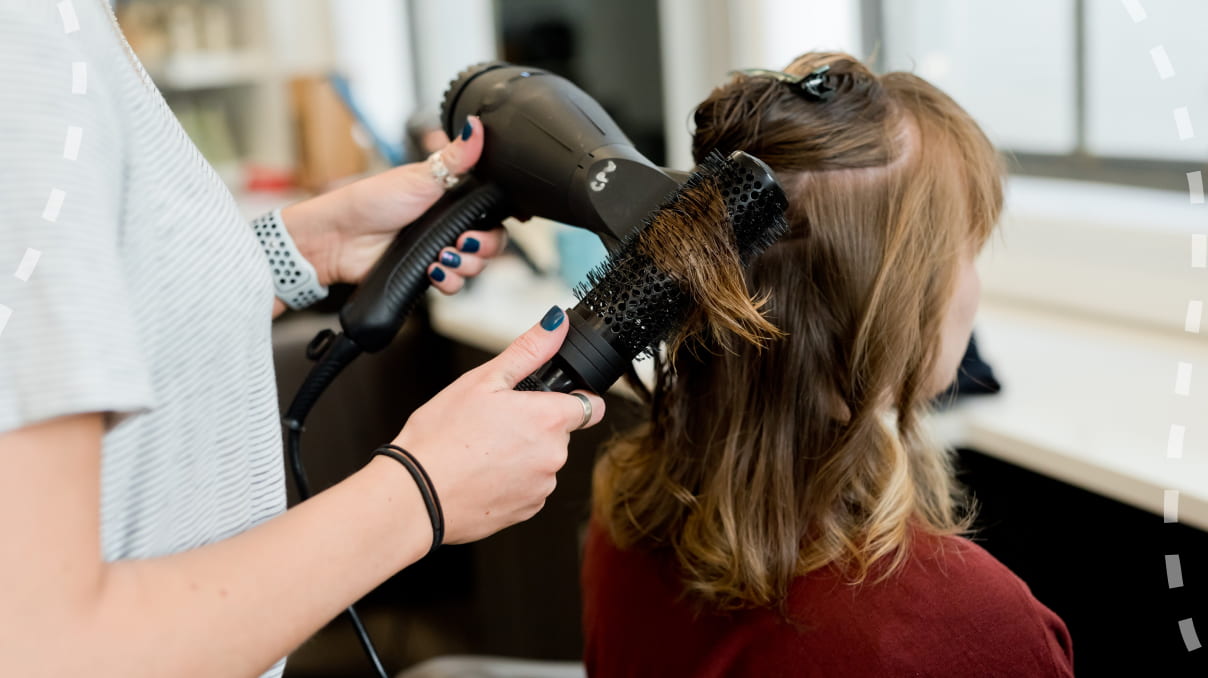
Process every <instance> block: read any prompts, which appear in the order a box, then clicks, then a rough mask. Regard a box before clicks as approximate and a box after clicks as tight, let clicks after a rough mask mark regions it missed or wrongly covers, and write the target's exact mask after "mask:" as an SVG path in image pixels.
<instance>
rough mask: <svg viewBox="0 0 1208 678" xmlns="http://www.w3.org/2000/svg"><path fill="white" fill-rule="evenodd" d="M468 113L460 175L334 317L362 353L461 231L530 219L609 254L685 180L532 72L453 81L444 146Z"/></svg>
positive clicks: (598, 112)
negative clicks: (586, 236) (476, 146)
mask: <svg viewBox="0 0 1208 678" xmlns="http://www.w3.org/2000/svg"><path fill="white" fill-rule="evenodd" d="M468 115H477V116H479V117H480V118H481V120H482V123H483V127H484V128H485V129H486V139H485V142H484V146H483V151H482V156H481V158H480V159H479V161H478V163H477V165H476V166H475V167H474V170H473V172H472V173H471V176H470V177H468V178H466V179H464V180H463V181H462V182H461V183H460V184H459V185H458V186H457V187H456V188H454V189H453V190H452V191H450V192H449V193H448V194H447V195H446V196H445V197H444V198H443V199H442V200H441V201H440V202H438V203H437V204H436V205H434V206H433V207H432V209H430V210H429V211H428V212H426V213H425V214H424V215H423V216H422V217H421V218H420V219H418V220H417V221H416V222H415V223H413V224H411V225H410V226H407V227H406V228H404V229H403V230H402V231H401V232H400V233H399V236H398V238H396V239H395V241H394V243H393V244H392V245H391V246H390V248H389V249H388V250H387V251H386V253H385V254H384V255H383V256H382V259H381V260H380V261H379V262H378V264H377V265H376V266H375V267H374V269H373V270H372V271H370V273H369V274H368V275H367V276H366V278H365V280H364V281H363V282H362V283H361V286H360V289H358V291H357V293H356V295H354V296H353V298H352V299H350V300H349V302H348V303H347V304H346V305H345V307H344V308H343V310H341V312H340V324H341V325H342V327H343V330H344V334H345V335H347V337H348V338H350V339H351V340H352V341H353V342H355V343H356V344H357V346H358V347H359V348H360V349H362V350H364V351H370V352H373V351H378V350H381V349H383V348H385V347H386V346H387V345H388V344H389V343H390V341H391V340H392V339H393V338H394V335H395V334H396V333H397V332H398V329H399V328H400V327H401V326H402V323H403V321H404V320H405V318H406V316H407V314H408V313H409V312H410V310H411V307H412V306H413V305H414V303H415V300H416V299H418V297H419V295H420V294H422V293H423V291H424V290H425V289H426V288H427V286H428V279H427V275H426V267H427V265H428V264H429V263H430V262H431V261H433V260H434V259H435V258H436V256H437V254H438V253H439V251H440V249H441V248H442V247H447V246H451V245H453V244H454V243H455V242H456V240H457V236H459V235H460V234H461V233H463V232H465V231H467V230H470V229H472V228H477V229H482V228H492V227H494V226H496V225H498V223H499V222H500V221H502V220H503V219H504V218H506V217H509V216H513V217H516V218H519V219H522V220H523V219H528V218H529V217H533V216H541V217H546V218H548V219H552V220H554V221H560V222H562V223H565V224H569V225H571V226H578V227H580V228H586V229H588V230H590V231H592V232H594V233H596V234H597V235H599V236H600V238H601V240H603V241H604V244H605V245H606V246H608V247H609V249H615V248H616V247H617V246H618V245H619V244H620V242H621V241H622V240H624V239H625V238H626V236H628V235H629V232H630V231H631V230H633V229H634V228H635V227H637V226H639V225H640V224H641V223H642V218H643V217H644V216H646V215H647V214H649V213H650V212H651V211H652V210H654V209H655V208H656V207H658V205H659V203H661V202H662V200H663V199H664V198H665V197H666V196H667V195H668V194H669V193H671V192H672V191H674V190H675V189H676V188H677V187H678V186H679V184H680V182H682V181H683V178H684V177H685V176H686V175H685V174H684V173H682V172H673V171H670V170H664V169H661V168H659V167H657V166H655V165H654V163H652V162H650V161H649V160H647V159H646V158H645V156H643V155H642V154H641V153H639V152H638V151H637V149H635V148H634V147H633V144H631V143H630V141H629V139H627V138H626V137H625V134H624V133H623V132H622V131H621V129H620V128H619V127H617V124H616V123H615V122H613V120H612V118H610V117H609V116H608V114H607V113H605V112H604V109H603V108H602V107H601V106H600V104H598V103H596V101H595V100H594V99H592V98H591V97H589V96H588V95H587V94H586V93H584V92H583V90H581V89H579V88H578V87H576V86H575V85H573V84H572V83H571V82H570V81H568V80H566V79H565V78H562V77H559V76H557V75H554V74H552V73H548V72H546V71H542V70H539V69H534V68H525V67H521V66H513V65H511V64H508V63H503V62H491V63H485V64H478V65H476V66H471V67H470V68H468V69H467V70H465V71H463V72H462V73H461V74H459V75H458V77H457V78H456V79H455V80H453V82H452V83H451V84H450V86H449V89H448V90H447V91H446V92H445V98H444V102H443V103H442V105H441V123H442V125H443V126H444V129H445V132H446V133H447V134H448V135H449V137H450V138H452V137H453V135H454V134H457V133H459V132H460V131H461V127H462V125H464V124H465V120H466V116H468Z"/></svg>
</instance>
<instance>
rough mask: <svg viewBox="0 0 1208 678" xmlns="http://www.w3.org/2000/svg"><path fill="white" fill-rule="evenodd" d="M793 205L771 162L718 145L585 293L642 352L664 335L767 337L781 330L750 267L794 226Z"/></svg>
mask: <svg viewBox="0 0 1208 678" xmlns="http://www.w3.org/2000/svg"><path fill="white" fill-rule="evenodd" d="M786 206H787V202H786V200H785V198H784V193H783V191H781V190H780V186H779V184H777V183H776V180H775V178H774V176H773V175H772V172H771V170H770V169H768V168H767V166H766V165H764V164H763V163H762V162H760V161H759V160H757V159H755V158H753V157H751V156H749V155H747V154H745V153H740V152H739V153H734V154H732V156H731V157H730V158H725V157H722V156H721V155H720V154H713V155H711V156H709V157H708V158H706V159H705V161H704V162H702V163H701V164H700V165H699V166H698V167H697V169H696V171H695V172H694V173H693V174H692V176H691V177H690V178H689V180H688V181H687V182H686V183H685V184H684V185H683V186H681V187H680V188H679V189H678V190H677V191H676V192H675V193H673V194H672V195H671V196H670V197H669V198H668V199H667V200H666V201H665V202H664V204H663V205H662V206H661V207H660V208H659V209H658V210H656V211H655V212H653V213H652V214H651V215H650V216H649V217H648V218H647V219H646V221H645V225H644V227H643V228H642V229H641V230H640V231H638V233H637V235H636V236H635V237H634V238H632V239H631V241H630V242H629V243H627V244H626V246H625V247H624V248H622V250H621V254H620V255H619V256H618V257H615V258H614V259H612V260H610V261H608V262H606V263H605V265H604V266H603V267H602V268H601V269H599V270H597V271H596V272H594V273H593V274H591V275H589V277H588V285H589V286H588V287H581V288H580V290H579V296H580V298H581V299H582V300H583V302H584V304H586V305H587V307H588V308H589V309H590V310H591V311H592V312H594V313H595V314H596V315H598V316H600V317H601V318H602V319H603V320H604V322H605V324H606V325H607V326H608V327H609V328H610V329H611V330H612V331H613V332H615V333H617V334H618V335H619V337H620V338H621V339H622V340H623V341H624V343H625V344H626V345H627V346H629V347H630V348H631V349H632V350H634V351H635V355H636V353H638V352H641V351H652V350H654V348H656V346H657V344H658V343H659V342H661V341H663V340H669V341H670V346H669V348H670V350H671V351H672V352H674V351H675V350H676V349H677V348H678V346H680V345H681V344H682V343H683V342H684V341H686V340H688V339H690V338H691V337H693V336H697V335H699V334H702V333H708V334H709V335H711V336H712V338H713V339H714V341H715V342H716V343H717V345H719V346H723V347H724V346H729V345H730V343H729V342H730V341H731V340H732V339H733V338H737V339H739V340H741V341H747V342H752V343H755V344H761V343H763V342H764V341H765V340H767V339H770V338H774V337H776V336H779V334H780V333H779V330H778V329H777V328H776V327H775V326H774V325H772V324H771V323H770V322H768V320H767V319H766V318H764V317H763V315H762V314H761V313H760V308H761V307H762V306H763V304H764V300H763V299H753V298H751V295H750V294H749V292H748V291H747V286H746V281H745V277H744V271H743V269H744V268H745V266H746V264H748V263H749V262H750V261H751V260H752V259H753V258H754V256H755V255H756V254H758V253H759V252H762V251H763V250H764V249H766V248H767V247H768V246H769V245H770V244H771V243H773V242H775V241H776V240H777V239H778V238H779V237H780V236H781V235H783V234H784V233H785V232H786V231H787V229H788V223H787V221H786V220H785V218H784V209H785V207H786ZM672 297H675V298H674V299H673V298H672ZM673 330H674V332H673Z"/></svg>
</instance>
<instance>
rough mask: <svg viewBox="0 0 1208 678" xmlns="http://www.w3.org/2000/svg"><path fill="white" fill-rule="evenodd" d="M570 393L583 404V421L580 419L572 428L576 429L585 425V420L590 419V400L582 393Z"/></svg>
mask: <svg viewBox="0 0 1208 678" xmlns="http://www.w3.org/2000/svg"><path fill="white" fill-rule="evenodd" d="M571 395H573V396H574V397H576V398H578V399H579V404H580V405H582V406H583V421H580V422H579V425H578V426H576V427H575V428H574V430H576V431H578V430H579V429H581V428H583V427H584V426H587V422H589V421H591V400H590V399H588V397H587V396H585V395H583V394H582V393H572V394H571Z"/></svg>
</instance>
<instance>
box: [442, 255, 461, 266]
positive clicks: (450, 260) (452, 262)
mask: <svg viewBox="0 0 1208 678" xmlns="http://www.w3.org/2000/svg"><path fill="white" fill-rule="evenodd" d="M440 263H442V264H444V265H445V266H448V267H449V268H457V267H458V266H461V257H459V256H458V255H457V253H456V252H441V253H440Z"/></svg>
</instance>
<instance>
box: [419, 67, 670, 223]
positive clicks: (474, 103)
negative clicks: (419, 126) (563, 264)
mask: <svg viewBox="0 0 1208 678" xmlns="http://www.w3.org/2000/svg"><path fill="white" fill-rule="evenodd" d="M468 115H477V116H479V117H480V118H481V119H482V122H483V126H484V127H486V129H487V136H486V142H485V147H484V148H483V152H482V158H481V159H480V160H479V161H478V165H477V167H475V169H474V174H475V176H478V177H481V178H483V179H486V180H488V181H491V182H494V183H496V184H497V185H499V186H500V188H502V189H503V192H504V194H505V195H506V196H507V200H508V202H509V204H511V205H512V206H513V208H514V209H515V210H516V212H515V213H514V214H513V215H512V216H516V217H521V218H527V217H530V216H542V217H546V218H548V219H553V220H554V221H560V222H562V223H565V224H570V225H572V226H578V227H581V228H586V229H588V230H590V231H593V232H595V233H596V234H597V235H599V236H600V237H601V238H602V239H603V240H604V241H605V244H606V245H608V246H609V247H615V246H616V245H617V244H619V242H620V241H621V240H624V238H625V237H626V236H627V235H628V234H629V230H630V229H632V228H633V227H634V225H635V224H640V223H641V220H642V217H644V216H646V214H648V213H649V212H650V211H651V210H652V209H654V208H655V207H657V206H658V204H659V203H660V202H661V201H662V199H663V198H664V197H666V196H667V194H668V193H670V192H671V191H673V190H675V189H676V188H677V187H678V186H679V182H677V181H675V180H674V179H672V178H671V177H670V176H669V175H668V173H667V172H666V171H664V170H662V169H660V168H659V167H656V166H655V165H654V164H653V163H651V162H650V161H649V160H647V159H646V157H645V156H643V155H642V154H641V153H639V152H638V151H637V149H635V148H634V147H633V144H631V143H630V141H629V139H627V138H626V137H625V134H624V133H623V132H622V131H621V129H620V128H619V127H617V124H616V123H615V122H613V120H612V118H610V117H609V116H608V114H607V113H605V112H604V109H603V108H602V107H601V106H600V104H598V103H596V101H595V99H592V98H591V97H589V96H588V95H587V94H586V93H584V92H583V90H581V89H579V88H578V87H576V86H575V85H573V84H572V83H571V82H570V81H568V80H566V79H564V78H561V77H559V76H557V75H554V74H552V73H548V72H545V71H541V70H537V69H531V68H524V67H521V66H513V65H511V64H507V63H502V62H494V63H486V64H479V65H477V66H472V67H471V68H469V69H467V70H466V71H464V72H462V73H461V74H460V75H459V76H458V77H457V79H456V80H454V81H453V82H452V83H451V84H450V86H449V89H448V91H447V92H446V93H445V100H444V103H443V104H442V106H441V123H442V124H443V125H444V128H445V132H446V133H448V134H449V136H450V137H452V135H453V134H454V133H455V131H458V130H460V129H461V126H462V124H463V123H464V122H465V119H466V116H468Z"/></svg>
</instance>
